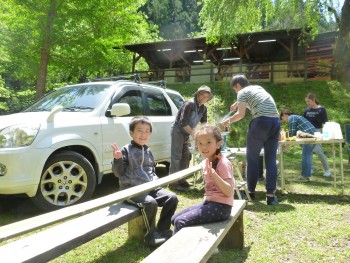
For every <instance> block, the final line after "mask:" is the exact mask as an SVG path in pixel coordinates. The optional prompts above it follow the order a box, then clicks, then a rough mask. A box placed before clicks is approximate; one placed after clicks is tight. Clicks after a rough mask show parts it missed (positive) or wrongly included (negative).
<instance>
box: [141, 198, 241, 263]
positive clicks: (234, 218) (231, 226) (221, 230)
mask: <svg viewBox="0 0 350 263" xmlns="http://www.w3.org/2000/svg"><path fill="white" fill-rule="evenodd" d="M245 206H246V201H245V200H235V201H234V207H233V208H232V212H231V216H230V218H229V219H227V220H225V221H222V222H216V223H211V224H204V225H200V226H193V227H185V228H182V229H181V230H180V231H179V232H178V233H176V235H174V236H172V237H171V238H170V239H169V240H168V241H167V242H165V243H164V244H163V245H161V246H160V247H159V248H157V249H156V250H155V251H154V252H153V253H151V254H150V255H149V256H148V257H146V258H145V259H144V260H143V261H142V262H143V263H154V262H157V263H172V262H174V263H175V262H177V263H178V262H191V263H197V262H207V260H208V259H209V258H210V256H211V255H212V254H213V252H214V251H215V249H216V248H217V247H218V245H220V246H221V247H225V248H238V249H242V248H243V246H244V235H243V234H244V233H243V210H244V208H245Z"/></svg>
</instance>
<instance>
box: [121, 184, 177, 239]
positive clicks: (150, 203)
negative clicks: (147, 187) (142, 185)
mask: <svg viewBox="0 0 350 263" xmlns="http://www.w3.org/2000/svg"><path fill="white" fill-rule="evenodd" d="M127 201H128V202H129V203H131V204H133V205H136V206H138V207H140V208H141V209H142V213H143V216H144V219H145V223H146V228H147V234H146V235H150V234H153V233H154V231H155V230H158V231H159V232H163V231H165V230H168V229H170V226H171V217H172V216H173V215H174V213H175V211H176V208H177V204H178V198H177V196H176V195H175V194H174V193H172V192H169V191H167V190H165V189H163V188H157V189H155V190H152V191H151V192H149V193H144V194H141V195H139V196H136V197H132V198H130V199H128V200H127ZM158 206H160V207H163V208H162V211H161V213H160V217H159V220H158V223H157V227H156V215H157V210H158Z"/></svg>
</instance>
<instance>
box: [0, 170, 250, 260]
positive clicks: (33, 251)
mask: <svg viewBox="0 0 350 263" xmlns="http://www.w3.org/2000/svg"><path fill="white" fill-rule="evenodd" d="M199 170H200V165H196V166H193V167H190V168H188V169H185V170H183V171H180V172H177V173H174V174H172V175H169V176H166V177H163V178H160V179H159V180H155V181H152V182H149V183H145V184H142V185H138V186H135V187H132V188H129V189H126V190H122V191H119V192H116V193H113V194H110V195H107V196H104V197H101V198H98V199H94V200H91V201H88V202H85V203H82V204H78V205H74V206H71V207H66V208H63V209H60V210H57V211H53V212H50V213H46V214H43V215H39V216H36V217H33V218H29V219H26V220H22V221H19V222H16V223H12V224H9V225H5V226H2V227H0V242H2V241H6V240H10V239H11V238H15V237H20V239H18V240H15V241H13V242H10V243H8V244H5V245H2V246H0V258H2V259H5V262H7V263H8V262H35V263H40V262H47V261H49V260H52V259H54V258H56V257H58V256H60V255H63V254H64V253H66V252H68V251H70V250H72V249H74V248H76V247H78V246H80V245H82V244H84V243H86V242H88V241H91V240H92V239H94V238H96V237H98V236H101V235H102V234H104V233H106V232H108V231H110V230H113V229H115V228H116V227H118V226H121V225H123V224H125V223H128V234H129V237H134V238H139V239H141V240H143V238H144V234H145V231H146V228H145V226H144V222H143V219H142V216H141V213H140V210H139V209H138V208H137V207H134V206H132V205H129V204H126V203H124V201H125V200H126V199H128V198H130V197H133V196H137V195H139V194H141V193H144V192H148V191H150V190H153V189H156V188H158V187H161V186H165V185H168V184H171V183H173V182H175V181H178V180H180V179H182V178H186V177H188V176H190V175H192V174H193V173H195V172H197V171H199ZM235 202H236V203H235V204H236V205H237V206H235V208H234V209H233V210H232V211H233V214H232V216H231V218H230V220H228V222H226V221H225V223H221V224H224V225H220V224H219V225H216V224H213V225H210V227H211V228H212V231H218V235H219V236H218V239H217V240H222V239H223V238H224V236H225V235H226V233H228V232H229V230H230V228H231V226H232V225H233V224H236V225H237V224H238V225H239V224H240V223H239V220H238V221H236V219H238V218H240V217H241V216H243V213H242V211H243V209H244V207H243V206H242V204H241V205H240V202H239V200H237V201H235ZM239 207H240V208H239ZM238 208H239V209H238ZM237 209H238V210H237ZM236 210H237V211H236ZM234 211H236V212H234ZM235 222H236V223H235ZM237 222H238V223H237ZM237 227H238V226H236V227H235V229H236V228H237ZM238 228H241V229H242V232H237V233H240V234H238V236H237V233H236V231H233V232H235V233H234V234H235V236H236V237H238V238H237V240H240V242H243V226H242V227H238ZM35 230H39V232H36V233H32V232H34V231H35ZM196 231H198V230H196ZM26 233H30V235H28V236H25V237H23V234H26ZM179 233H181V231H180V232H179ZM230 233H231V232H230ZM181 235H182V234H181ZM230 235H231V234H230ZM175 236H176V235H175ZM172 239H173V237H172V238H171V239H170V240H172ZM235 239H236V238H235ZM170 240H169V241H170ZM169 241H167V242H169ZM167 242H166V243H167ZM217 242H219V241H214V243H213V244H214V246H217V244H218V243H217ZM235 242H236V241H235ZM242 244H243V243H242ZM210 251H211V250H210ZM193 262H195V261H193Z"/></svg>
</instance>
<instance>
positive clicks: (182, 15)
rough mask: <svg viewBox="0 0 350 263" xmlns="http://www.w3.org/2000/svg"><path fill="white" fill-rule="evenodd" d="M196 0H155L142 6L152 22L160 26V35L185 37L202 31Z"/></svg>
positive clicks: (165, 37) (177, 37) (142, 9)
mask: <svg viewBox="0 0 350 263" xmlns="http://www.w3.org/2000/svg"><path fill="white" fill-rule="evenodd" d="M200 9H201V5H200V4H198V3H197V1H196V0H153V1H147V3H146V4H145V5H144V6H143V7H142V8H141V11H143V12H144V13H145V14H146V15H147V19H148V21H149V22H150V23H151V24H154V25H156V26H158V28H159V36H160V37H162V38H164V39H167V40H172V39H183V38H188V37H191V36H193V35H194V34H195V33H196V32H200V27H199V25H198V22H199V15H198V13H199V11H200Z"/></svg>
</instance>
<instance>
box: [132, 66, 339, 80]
mask: <svg viewBox="0 0 350 263" xmlns="http://www.w3.org/2000/svg"><path fill="white" fill-rule="evenodd" d="M138 73H140V77H141V81H145V82H146V81H159V80H165V81H167V83H186V82H191V83H197V82H199V83H203V82H210V83H212V82H215V81H227V80H230V79H231V77H232V75H235V74H245V75H246V76H247V77H248V78H249V79H250V81H256V82H271V83H290V82H302V81H312V80H320V79H322V80H329V79H333V78H334V65H333V64H332V63H330V62H329V63H315V62H308V61H300V62H271V63H259V64H253V63H251V64H241V63H240V64H234V65H222V66H215V65H214V64H209V63H208V64H206V63H204V64H202V65H192V66H191V67H190V68H189V67H185V68H172V69H158V70H150V71H139V72H138Z"/></svg>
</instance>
